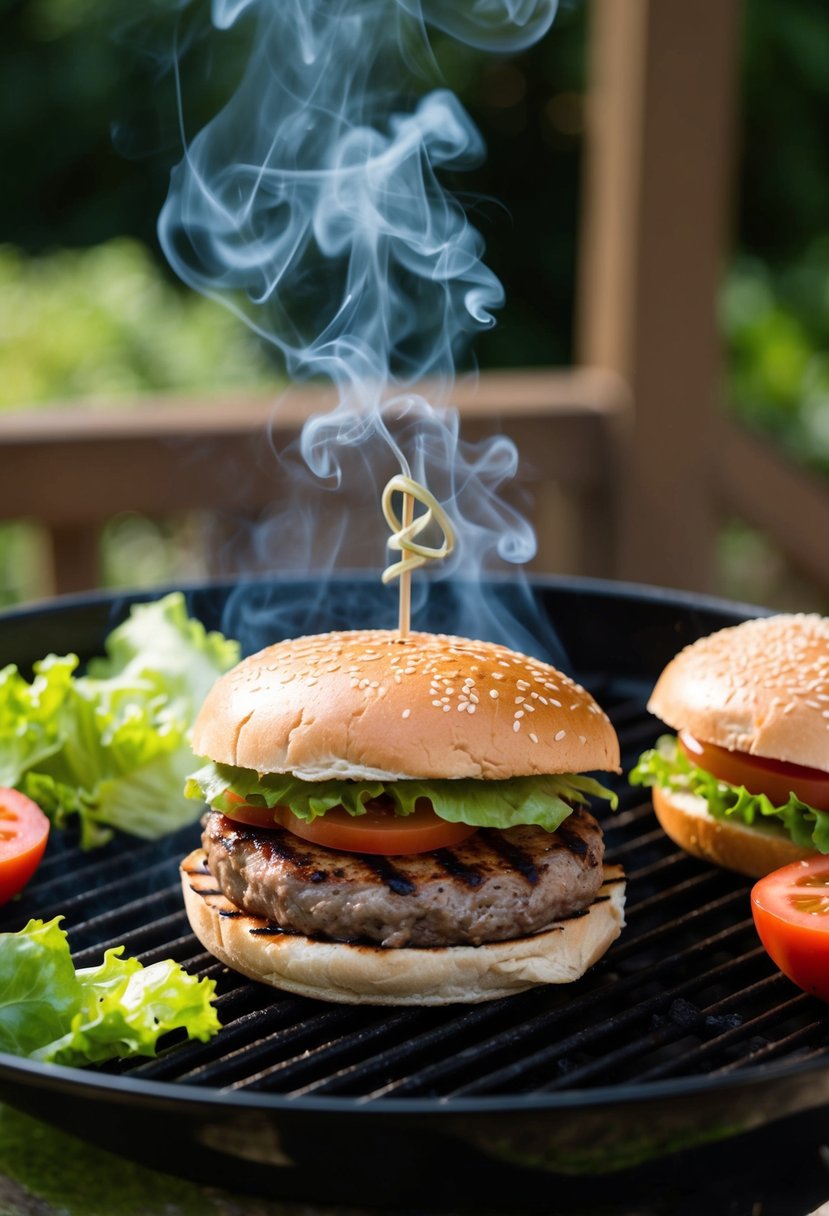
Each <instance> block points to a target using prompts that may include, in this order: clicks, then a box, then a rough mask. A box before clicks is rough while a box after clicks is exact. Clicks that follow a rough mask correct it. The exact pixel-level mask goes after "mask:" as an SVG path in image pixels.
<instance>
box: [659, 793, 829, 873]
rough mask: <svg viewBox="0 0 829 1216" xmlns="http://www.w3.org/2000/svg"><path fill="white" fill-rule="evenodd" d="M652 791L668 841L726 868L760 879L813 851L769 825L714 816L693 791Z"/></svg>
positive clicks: (693, 854) (812, 855)
mask: <svg viewBox="0 0 829 1216" xmlns="http://www.w3.org/2000/svg"><path fill="white" fill-rule="evenodd" d="M652 794H653V809H654V811H655V812H656V817H657V819H658V820H659V822H660V824H661V825H662V828H663V830H664V831H665V832H666V833H667V835H668V836H670V838H671V840H673V841H674V843H675V844H678V845H679V846H680V848H682V849H685V851H686V852H687V853H691V854H692V856H694V857H700V858H702V860H703V861H710V862H713V863H714V865H718V866H722V867H723V868H724V869H726V870H736V871H737V873H738V874H747V875H748V876H749V877H751V878H762V877H763V876H764V875H765V874H770V873H771V871H772V870H777V869H779V868H780V866H785V865H788V864H789V862H790V861H800V860H801V859H802V858H805V857H814V850H811V849H804V848H801V846H800V845H797V844H795V843H794V841H793V840H791V839H789V837H788V836H786V835H785V834H784V833H783V832H782V831H780V830H776V829H775V828H774V827H772V826H766V825H765V824H752V825H751V826H750V827H749V826H748V824H745V823H740V822H739V821H738V820H730V819H728V820H722V819H715V818H714V817H713V815H709V813H708V808H707V806H706V804H705V799H704V798H700V797H699V796H698V795H697V794H687V793H682V792H678V791H671V790H665V789H661V788H660V787H659V786H655V787H654V789H653V790H652Z"/></svg>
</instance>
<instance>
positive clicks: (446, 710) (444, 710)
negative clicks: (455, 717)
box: [443, 705, 452, 714]
mask: <svg viewBox="0 0 829 1216" xmlns="http://www.w3.org/2000/svg"><path fill="white" fill-rule="evenodd" d="M451 708H452V706H451V705H444V706H443V712H444V713H445V714H448V713H449V710H450V709H451Z"/></svg>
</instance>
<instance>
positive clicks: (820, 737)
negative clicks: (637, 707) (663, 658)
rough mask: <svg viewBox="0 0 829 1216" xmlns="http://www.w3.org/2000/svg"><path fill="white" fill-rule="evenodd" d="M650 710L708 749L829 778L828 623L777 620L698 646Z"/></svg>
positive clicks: (659, 687)
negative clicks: (815, 771) (827, 774)
mask: <svg viewBox="0 0 829 1216" xmlns="http://www.w3.org/2000/svg"><path fill="white" fill-rule="evenodd" d="M648 709H649V710H650V711H651V713H653V714H655V715H656V717H658V718H660V719H661V720H662V721H663V722H665V723H666V724H667V725H668V726H670V727H673V729H674V730H686V731H689V732H690V734H692V735H694V736H695V737H696V738H697V739H700V740H701V741H702V742H704V743H715V744H717V745H718V746H719V747H725V748H728V749H729V750H730V751H741V752H747V753H749V755H752V756H765V757H767V758H769V759H773V760H786V761H788V762H789V763H791V764H801V765H806V766H807V767H809V768H818V769H822V770H823V771H824V772H829V618H826V617H822V616H818V615H816V614H814V613H813V614H808V615H806V614H779V615H777V616H770V617H761V618H758V619H756V620H750V621H744V622H743V623H742V624H740V625H733V626H731V627H729V628H727V629H721V630H719V631H718V632H717V633H712V634H710V635H709V636H708V637H704V638H700V639H699V641H696V642H693V643H692V644H691V645H690V646H686V647H685V649H684V650H681V651H680V652H679V654H677V655H676V657H675V658H673V659H672V660H671V662H670V663H669V664H668V666H667V667H666V668H665V670H664V671H663V673H662V675H661V676H660V677H659V679H658V681H657V683H656V686H655V687H654V690H653V693H652V694H651V698H650V701H649V702H648Z"/></svg>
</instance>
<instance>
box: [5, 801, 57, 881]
mask: <svg viewBox="0 0 829 1216" xmlns="http://www.w3.org/2000/svg"><path fill="white" fill-rule="evenodd" d="M48 837H49V820H48V819H47V818H46V816H45V815H44V814H43V811H42V810H41V809H40V807H39V806H38V805H37V803H36V802H32V800H31V798H27V797H26V795H25V794H21V793H20V791H19V790H12V789H7V788H5V787H0V904H6V903H8V902H9V900H10V899H11V898H12V897H13V896H14V895H17V893H18V891H22V890H23V888H24V887H25V885H26V883H27V882H28V881H29V879H30V878H31V877H32V875H33V874H34V872H35V870H36V869H37V867H38V866H39V864H40V859H41V857H42V856H43V850H44V849H45V848H46V841H47V839H48Z"/></svg>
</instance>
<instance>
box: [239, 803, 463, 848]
mask: <svg viewBox="0 0 829 1216" xmlns="http://www.w3.org/2000/svg"><path fill="white" fill-rule="evenodd" d="M225 813H226V814H227V815H228V816H229V817H230V818H231V819H238V820H239V821H240V822H241V823H249V824H252V825H253V826H254V827H260V828H272V827H273V826H274V825H275V824H276V825H278V826H279V827H281V828H286V829H287V831H289V832H293V834H294V835H295V836H300V837H301V838H302V839H303V840H309V841H311V842H312V843H313V844H319V845H322V846H323V847H324V848H327V849H339V850H341V851H342V852H346V853H383V854H385V855H386V856H388V857H394V856H400V855H402V854H404V853H429V852H431V851H432V849H445V848H449V847H451V846H452V845H456V844H460V843H461V841H462V840H466V839H467V838H468V837H469V836H472V835H473V833H474V832H476V831H477V830H478V829H477V828H475V827H470V825H469V824H468V823H447V822H446V820H445V819H441V818H440V816H439V815H436V814H435V812H434V811H433V810H432V806H431V803H430V802H429V800H428V799H427V798H419V799H418V801H417V805H416V806H415V809H414V811H413V812H412V814H411V815H395V813H394V810H393V808H392V806H391V804H390V802H389V800H384V799H382V798H375V799H373V800H372V801H371V802H367V803H366V813H365V814H364V815H349V813H348V811H346V810H345V809H344V808H343V807H339V806H338V807H333V808H332V809H331V810H330V811H326V812H325V814H324V815H318V816H317V818H316V819H314V820H312V821H311V822H310V823H309V822H307V821H306V820H304V819H300V818H299V817H298V816H297V815H295V814H294V813H293V811H292V810H291V809H290V807H287V806H275V807H270V808H269V807H261V806H250V805H249V804H248V803H246V802H242V801H241V800H240V802H239V804H238V805H235V806H234V807H233V809H232V810H229V811H227V812H225Z"/></svg>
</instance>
